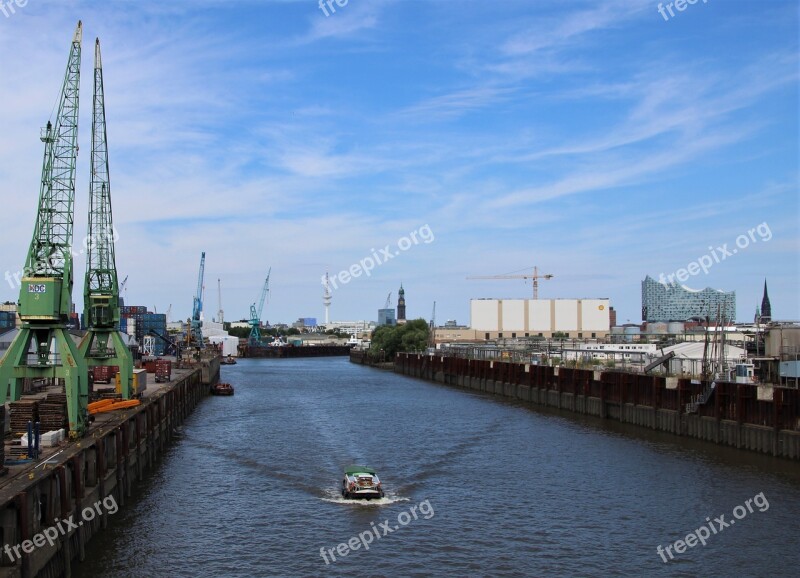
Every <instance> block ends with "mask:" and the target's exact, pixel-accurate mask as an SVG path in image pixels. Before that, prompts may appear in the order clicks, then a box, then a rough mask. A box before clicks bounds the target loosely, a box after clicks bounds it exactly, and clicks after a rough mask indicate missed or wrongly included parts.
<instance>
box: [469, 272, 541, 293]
mask: <svg viewBox="0 0 800 578" xmlns="http://www.w3.org/2000/svg"><path fill="white" fill-rule="evenodd" d="M552 278H553V275H550V274H549V273H548V274H546V275H544V274H541V275H540V274H539V268H538V267H534V268H533V274H532V275H478V276H474V277H467V279H533V298H534V299H538V298H539V279H552Z"/></svg>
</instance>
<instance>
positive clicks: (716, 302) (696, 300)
mask: <svg viewBox="0 0 800 578" xmlns="http://www.w3.org/2000/svg"><path fill="white" fill-rule="evenodd" d="M717 311H719V312H720V314H721V315H723V316H724V318H725V319H727V320H735V319H736V291H719V290H717V289H711V288H708V287H707V288H705V289H703V290H702V291H694V290H692V289H688V288H686V287H683V286H682V285H678V284H677V283H673V284H665V283H660V282H658V281H656V280H655V279H653V278H652V277H650V276H649V275H648V276H647V277H645V279H644V281H642V320H643V321H647V322H653V321H686V320H687V319H691V318H692V317H702V318H703V319H705V318H706V317H709V318H711V319H712V320H713V319H716V317H717Z"/></svg>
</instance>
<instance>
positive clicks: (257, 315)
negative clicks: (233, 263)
mask: <svg viewBox="0 0 800 578" xmlns="http://www.w3.org/2000/svg"><path fill="white" fill-rule="evenodd" d="M270 273H272V267H270V268H269V271H267V278H266V280H265V281H264V288H263V289H262V290H261V300H260V301H259V302H258V309H256V304H255V303H253V304H252V305H250V338H249V339H248V343H249V344H250V345H252V346H253V347H258V346H259V345H261V330H260V329H259V327H260V326H261V314H262V313H263V312H264V301H265V300H266V299H267V293H269V276H270Z"/></svg>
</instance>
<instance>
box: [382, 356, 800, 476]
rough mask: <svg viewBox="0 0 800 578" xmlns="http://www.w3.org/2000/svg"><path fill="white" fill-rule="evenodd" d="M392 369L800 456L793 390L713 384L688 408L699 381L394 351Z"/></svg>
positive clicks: (799, 417) (798, 410)
mask: <svg viewBox="0 0 800 578" xmlns="http://www.w3.org/2000/svg"><path fill="white" fill-rule="evenodd" d="M394 370H395V372H397V373H401V374H403V375H407V376H409V377H416V378H420V379H425V380H429V381H434V382H436V383H441V384H445V385H449V386H452V387H457V388H462V389H470V390H474V391H481V392H485V393H488V394H491V395H494V396H497V397H502V398H507V399H512V400H518V401H522V402H526V403H529V404H531V405H539V406H547V407H553V408H558V409H561V410H566V411H570V412H574V413H578V414H583V415H592V416H596V417H600V418H603V419H609V420H616V421H619V422H622V423H628V424H633V425H637V426H640V427H644V428H649V429H652V430H657V431H662V432H668V433H671V434H674V435H676V436H687V437H691V438H697V439H700V440H705V441H709V442H713V443H717V444H721V445H725V446H731V447H735V448H739V449H743V450H750V451H755V452H760V453H765V454H771V455H773V456H776V457H782V458H787V459H790V460H800V391H798V390H796V389H786V388H777V387H771V386H756V385H751V384H741V383H729V382H720V383H716V384H715V386H714V389H713V393H712V394H711V395H710V397H709V399H708V402H707V403H704V404H702V403H701V404H699V405H697V406H696V409H694V410H693V411H690V410H689V407H690V405H691V403H692V402H696V401H697V400H698V397H699V396H701V395H702V394H703V392H704V391H708V387H707V385H708V384H706V383H705V382H698V381H694V380H691V379H679V378H677V377H659V376H651V375H643V374H636V373H624V372H617V371H593V370H585V369H571V368H565V367H549V366H541V365H531V364H527V363H511V362H504V361H489V360H478V359H464V358H459V357H447V356H441V355H433V356H432V355H425V354H413V353H399V354H397V357H396V358H395V361H394Z"/></svg>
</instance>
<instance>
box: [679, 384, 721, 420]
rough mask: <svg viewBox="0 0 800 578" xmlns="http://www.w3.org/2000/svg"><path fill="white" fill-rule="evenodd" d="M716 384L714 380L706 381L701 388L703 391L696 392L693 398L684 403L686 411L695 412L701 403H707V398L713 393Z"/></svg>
mask: <svg viewBox="0 0 800 578" xmlns="http://www.w3.org/2000/svg"><path fill="white" fill-rule="evenodd" d="M716 386H717V382H716V381H712V382H710V383H707V384H706V387H705V388H704V389H703V392H702V393H700V394H698V395H697V396H696V397H695V398H694V400H692V401H690V402H689V403H687V404H686V413H697V410H698V408H699V407H700V406H701V405H705V404H706V403H708V400H709V399H711V395H712V394H713V393H714V389H715V388H716Z"/></svg>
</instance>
